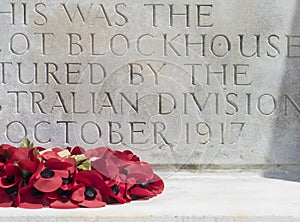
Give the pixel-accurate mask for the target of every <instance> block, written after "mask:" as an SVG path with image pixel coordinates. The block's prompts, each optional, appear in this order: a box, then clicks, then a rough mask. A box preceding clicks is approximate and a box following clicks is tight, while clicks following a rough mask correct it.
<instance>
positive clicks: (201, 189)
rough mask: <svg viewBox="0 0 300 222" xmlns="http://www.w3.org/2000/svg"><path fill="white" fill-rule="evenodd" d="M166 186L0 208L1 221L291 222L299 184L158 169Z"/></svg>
mask: <svg viewBox="0 0 300 222" xmlns="http://www.w3.org/2000/svg"><path fill="white" fill-rule="evenodd" d="M160 175H161V176H162V177H163V178H164V180H165V184H166V188H165V191H164V193H163V194H162V195H160V196H157V197H155V198H152V199H150V200H148V201H133V202H131V203H129V204H124V205H109V206H106V207H104V208H99V209H82V208H81V209H72V210H58V209H35V210H31V209H19V208H0V221H1V222H2V221H3V222H16V221H20V222H29V221H30V222H41V221H45V222H79V221H91V222H100V221H101V222H102V221H104V222H117V221H122V222H127V221H145V222H150V221H151V222H157V221H166V222H167V221H201V222H235V221H244V222H250V221H255V222H260V221H263V222H269V221H270V222H277V221H278V222H279V221H280V222H281V221H284V222H285V221H286V222H294V221H300V183H298V182H294V181H287V180H281V179H270V178H264V177H261V176H259V175H257V174H249V173H239V174H237V173H236V174H235V173H231V174H229V173H227V174H224V173H223V174H220V173H202V174H200V173H187V172H180V173H179V172H177V173H166V172H164V173H160Z"/></svg>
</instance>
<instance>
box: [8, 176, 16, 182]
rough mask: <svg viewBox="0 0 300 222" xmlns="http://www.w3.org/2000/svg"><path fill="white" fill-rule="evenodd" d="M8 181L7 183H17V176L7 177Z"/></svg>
mask: <svg viewBox="0 0 300 222" xmlns="http://www.w3.org/2000/svg"><path fill="white" fill-rule="evenodd" d="M6 181H7V182H8V183H13V182H14V181H15V176H7V177H6Z"/></svg>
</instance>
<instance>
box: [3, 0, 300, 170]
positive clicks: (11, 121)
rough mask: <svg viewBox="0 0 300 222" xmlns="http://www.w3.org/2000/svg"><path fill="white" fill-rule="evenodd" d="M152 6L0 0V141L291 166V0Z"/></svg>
mask: <svg viewBox="0 0 300 222" xmlns="http://www.w3.org/2000/svg"><path fill="white" fill-rule="evenodd" d="M25 3H26V4H25ZM155 3H157V5H155V6H153V5H151V2H148V1H138V0H134V1H133V0H130V1H129V0H123V1H116V0H113V1H111V0H109V1H108V0H107V1H101V3H100V2H98V1H58V0H54V1H47V2H45V1H38V0H35V1H20V0H17V1H14V2H13V3H11V2H10V1H6V0H5V1H2V2H1V6H0V12H1V13H0V18H1V19H0V23H1V25H0V31H1V37H0V40H1V41H0V42H1V45H0V49H1V52H0V62H1V63H0V71H1V72H0V73H1V74H0V84H1V88H0V105H1V111H0V114H1V116H0V122H1V125H2V126H3V127H1V130H0V141H1V142H3V143H4V142H9V143H14V144H18V143H19V141H21V139H22V138H23V137H24V136H27V137H29V138H30V139H32V140H33V141H34V142H35V144H38V145H42V146H45V147H51V146H56V145H58V146H66V145H71V146H74V145H77V144H79V145H81V146H84V147H85V148H91V147H97V146H103V145H105V146H110V147H113V148H117V149H126V148H127V149H131V150H133V151H134V152H136V153H137V154H138V155H141V156H142V159H143V160H145V161H148V162H151V163H153V164H167V165H168V164H170V165H172V164H179V166H180V165H181V164H191V165H194V166H199V168H205V167H208V168H210V167H212V166H213V167H217V168H222V167H226V168H228V167H231V168H235V167H237V166H239V167H243V168H251V167H255V168H257V167H258V168H259V167H261V168H264V167H270V168H272V167H274V166H277V165H283V167H282V168H280V169H283V170H285V169H286V167H290V168H293V169H294V170H295V169H297V168H298V169H299V163H300V162H299V161H300V151H299V72H300V62H299V56H300V48H299V45H300V28H299V27H300V19H299V14H300V13H299V8H300V6H299V1H297V0H263V1H262V0H252V1H238V0H226V1H222V0H211V1H209V0H205V1H195V0H189V1H180V0H178V1H172V2H171V1H166V0H161V1H156V2H155ZM77 4H78V5H77ZM152 4H153V3H152ZM154 9H155V10H154ZM178 14H181V15H178ZM182 14H184V15H182ZM187 14H188V15H187ZM257 42H258V43H257ZM214 72H219V74H217V73H214ZM220 72H221V73H220ZM136 101H137V102H136ZM175 102H176V107H175ZM66 121H69V122H68V125H66V124H67V123H66ZM66 128H67V132H66Z"/></svg>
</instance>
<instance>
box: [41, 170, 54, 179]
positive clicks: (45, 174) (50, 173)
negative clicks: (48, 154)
mask: <svg viewBox="0 0 300 222" xmlns="http://www.w3.org/2000/svg"><path fill="white" fill-rule="evenodd" d="M41 176H42V177H43V178H51V177H53V176H54V171H53V170H50V169H45V170H43V171H42V172H41Z"/></svg>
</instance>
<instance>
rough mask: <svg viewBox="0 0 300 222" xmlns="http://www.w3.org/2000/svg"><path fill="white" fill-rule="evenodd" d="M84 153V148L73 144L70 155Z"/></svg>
mask: <svg viewBox="0 0 300 222" xmlns="http://www.w3.org/2000/svg"><path fill="white" fill-rule="evenodd" d="M84 153H85V150H84V149H83V148H82V147H80V146H75V147H74V148H73V150H72V151H71V155H80V154H84Z"/></svg>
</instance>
